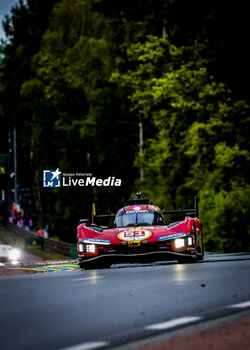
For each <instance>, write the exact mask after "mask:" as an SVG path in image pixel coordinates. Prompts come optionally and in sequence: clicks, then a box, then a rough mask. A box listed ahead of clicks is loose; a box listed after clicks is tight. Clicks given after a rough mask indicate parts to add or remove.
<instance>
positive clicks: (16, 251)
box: [9, 249, 20, 260]
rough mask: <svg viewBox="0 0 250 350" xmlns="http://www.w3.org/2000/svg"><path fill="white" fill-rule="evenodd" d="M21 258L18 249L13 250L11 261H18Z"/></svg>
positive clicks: (10, 253) (10, 254) (10, 256)
mask: <svg viewBox="0 0 250 350" xmlns="http://www.w3.org/2000/svg"><path fill="white" fill-rule="evenodd" d="M19 257H20V252H19V250H18V249H11V251H10V252H9V259H10V260H17V259H18V258H19Z"/></svg>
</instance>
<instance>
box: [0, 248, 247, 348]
mask: <svg viewBox="0 0 250 350" xmlns="http://www.w3.org/2000/svg"><path fill="white" fill-rule="evenodd" d="M249 307H250V254H249V255H237V254H236V255H232V254H231V255H206V257H205V262H203V263H197V264H186V265H184V264H183V265H179V264H177V263H174V262H170V263H155V264H151V265H145V266H143V265H140V266H139V265H135V266H132V267H130V266H129V265H119V266H115V265H114V266H112V268H111V269H106V270H88V271H75V272H59V273H44V274H34V275H22V276H8V277H1V278H0V316H1V317H0V345H1V346H0V347H1V350H6V349H25V350H28V349H32V350H34V349H35V350H37V349H38V350H39V349H46V350H49V349H53V350H54V349H65V348H66V349H67V348H68V349H70V350H71V349H72V350H77V349H83V350H84V349H95V348H99V349H101V348H105V347H106V348H111V347H113V346H117V345H121V344H126V343H128V342H132V341H134V340H138V339H142V338H144V339H145V338H147V337H150V336H152V335H155V334H160V333H161V332H166V331H167V330H170V329H173V328H176V327H184V326H186V325H189V324H192V323H194V324H195V323H199V322H203V321H204V320H209V319H214V318H217V317H220V316H223V315H229V314H231V313H234V312H238V311H239V310H243V309H247V308H249ZM78 345H79V347H78ZM72 346H74V347H72ZM75 346H77V347H75ZM71 347H72V348H71Z"/></svg>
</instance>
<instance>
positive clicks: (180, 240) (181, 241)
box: [174, 238, 185, 248]
mask: <svg viewBox="0 0 250 350" xmlns="http://www.w3.org/2000/svg"><path fill="white" fill-rule="evenodd" d="M174 244H175V247H176V248H183V247H185V240H184V238H177V239H176V240H175V241H174Z"/></svg>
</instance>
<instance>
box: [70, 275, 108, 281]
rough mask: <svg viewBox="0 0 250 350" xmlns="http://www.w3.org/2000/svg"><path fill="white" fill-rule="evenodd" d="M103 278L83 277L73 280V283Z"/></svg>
mask: <svg viewBox="0 0 250 350" xmlns="http://www.w3.org/2000/svg"><path fill="white" fill-rule="evenodd" d="M101 277H102V276H92V277H82V278H76V279H74V280H72V281H73V282H77V281H95V280H96V279H97V278H101Z"/></svg>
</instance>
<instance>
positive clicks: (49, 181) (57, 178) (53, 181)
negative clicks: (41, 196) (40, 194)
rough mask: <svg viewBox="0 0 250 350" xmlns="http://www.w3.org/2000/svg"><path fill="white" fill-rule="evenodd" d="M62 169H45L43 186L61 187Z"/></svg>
mask: <svg viewBox="0 0 250 350" xmlns="http://www.w3.org/2000/svg"><path fill="white" fill-rule="evenodd" d="M61 173H62V172H61V171H60V170H59V169H58V168H57V169H56V170H44V171H43V187H51V188H53V187H54V188H55V187H61Z"/></svg>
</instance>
